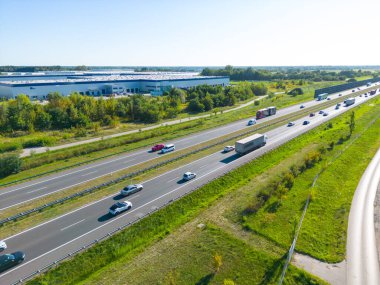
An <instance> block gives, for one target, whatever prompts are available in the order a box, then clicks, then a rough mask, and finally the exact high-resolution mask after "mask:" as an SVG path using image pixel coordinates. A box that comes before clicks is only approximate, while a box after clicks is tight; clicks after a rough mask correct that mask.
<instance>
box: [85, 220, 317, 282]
mask: <svg viewBox="0 0 380 285" xmlns="http://www.w3.org/2000/svg"><path fill="white" fill-rule="evenodd" d="M216 254H218V255H219V256H221V258H222V265H221V266H220V269H219V271H218V272H215V266H214V264H213V257H214V256H215V255H216ZM126 264H128V265H126ZM153 268H154V270H147V269H153ZM281 268H282V260H281V256H278V255H277V254H274V253H271V252H264V251H258V250H256V249H254V248H253V247H252V246H251V245H250V244H249V243H246V242H244V241H242V240H240V239H237V238H236V237H234V236H231V235H229V234H228V233H226V232H225V231H223V229H221V228H219V227H217V226H216V225H213V224H207V226H205V227H204V228H202V229H200V228H197V227H196V225H195V224H194V223H189V224H187V225H186V226H184V227H182V228H181V229H180V230H178V231H176V232H174V233H173V234H171V235H169V236H168V237H166V238H165V239H163V240H162V241H160V242H158V243H157V244H156V245H154V246H152V247H150V248H148V249H147V250H146V251H144V252H143V253H142V254H141V255H139V256H138V257H137V258H135V259H133V260H129V259H128V258H126V259H124V258H121V259H120V260H118V261H117V262H116V263H115V264H114V265H113V266H112V268H111V267H106V268H105V269H104V270H100V271H98V272H97V273H96V274H94V276H91V277H90V278H88V279H87V280H84V281H82V282H81V283H80V284H81V285H87V284H88V285H90V284H102V285H108V284H110V285H111V284H115V283H118V284H122V283H123V280H129V282H128V284H170V283H169V282H168V281H169V280H172V281H175V284H184V285H185V284H223V282H224V280H233V281H234V282H235V283H236V284H242V285H243V284H247V285H250V284H276V280H277V279H278V277H279V274H281ZM121 269H122V270H121ZM115 270H117V274H114V273H115ZM110 276H112V278H110ZM131 277H132V278H131ZM285 284H324V283H323V282H322V281H320V280H318V279H316V278H314V277H311V276H310V275H308V274H306V273H304V272H303V271H301V270H299V269H297V268H295V267H290V269H289V272H288V275H287V277H286V280H285Z"/></svg>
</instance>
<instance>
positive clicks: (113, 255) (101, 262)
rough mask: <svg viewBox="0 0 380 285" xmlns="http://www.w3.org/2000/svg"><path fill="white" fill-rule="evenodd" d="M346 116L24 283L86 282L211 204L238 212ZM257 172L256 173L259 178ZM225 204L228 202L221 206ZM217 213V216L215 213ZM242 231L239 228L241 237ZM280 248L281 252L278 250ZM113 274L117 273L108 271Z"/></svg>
mask: <svg viewBox="0 0 380 285" xmlns="http://www.w3.org/2000/svg"><path fill="white" fill-rule="evenodd" d="M374 101H375V100H372V101H371V104H365V105H364V106H362V107H358V108H356V110H357V109H365V108H372V107H371V106H370V105H373V102H374ZM358 113H359V111H358ZM348 116H349V114H345V115H342V116H340V117H338V118H335V119H333V120H332V121H331V124H332V127H331V128H326V126H327V125H330V123H329V124H325V125H322V126H320V127H318V128H316V129H314V130H311V131H310V132H308V133H306V134H304V135H302V136H300V137H298V138H295V139H294V140H292V141H291V142H289V143H287V144H285V145H283V146H281V147H279V148H278V149H276V150H273V151H272V152H270V153H268V154H266V155H264V156H262V157H260V158H258V159H256V160H254V161H253V162H251V163H248V164H246V165H244V166H242V167H240V168H238V169H236V170H234V171H232V172H230V173H228V174H226V175H225V176H223V177H221V178H219V179H217V180H215V181H213V182H211V183H209V184H207V185H205V186H203V187H201V188H200V189H198V190H197V191H196V192H193V193H192V194H190V195H188V196H186V197H184V198H182V199H181V200H179V201H177V202H174V203H173V204H171V205H169V206H167V207H166V208H164V209H162V210H160V211H158V212H156V213H154V214H152V215H151V216H150V217H148V218H146V219H143V220H142V221H140V222H139V223H137V224H135V225H133V226H131V227H129V228H127V229H126V230H124V231H123V232H121V233H119V234H117V235H115V236H113V237H111V238H110V239H109V240H108V241H106V242H102V243H100V244H98V245H96V246H94V247H93V248H91V249H89V250H88V251H86V252H84V253H82V254H79V255H77V256H76V257H74V258H73V259H72V260H69V261H67V262H64V263H62V264H61V265H60V266H58V267H57V268H56V269H53V270H51V271H49V272H48V273H46V274H44V275H42V276H41V277H39V278H37V279H35V280H34V281H31V282H29V283H30V284H45V283H51V284H53V283H54V284H76V283H78V282H81V281H84V280H87V282H88V280H89V279H88V278H90V276H94V275H93V274H94V273H95V272H97V271H98V270H100V269H101V268H104V269H102V270H107V267H108V269H110V268H112V267H114V265H115V262H117V261H118V260H121V258H123V259H124V260H131V259H132V258H134V257H136V256H138V254H139V253H141V252H143V251H144V250H145V249H146V248H147V247H149V246H151V245H154V244H155V243H156V242H158V241H159V240H162V239H164V238H165V237H166V236H168V235H170V233H172V232H175V231H176V230H177V229H178V228H179V227H180V226H181V225H184V224H186V223H187V222H190V221H192V220H193V219H194V218H197V217H198V216H199V215H200V214H201V213H203V212H204V211H207V209H208V208H209V207H213V206H215V207H216V208H217V209H225V210H226V212H228V213H231V211H232V212H234V211H233V210H236V209H237V210H238V211H237V213H238V214H240V213H241V208H240V209H239V205H238V204H236V203H234V201H235V200H234V199H233V198H235V197H238V198H239V197H240V200H239V202H241V201H248V200H249V197H250V198H251V199H252V198H253V197H255V196H256V194H257V193H258V190H259V189H258V188H256V187H255V185H256V184H254V185H252V184H250V183H252V181H253V180H254V179H255V177H256V178H259V180H258V184H260V183H263V184H265V183H264V182H267V181H270V179H272V177H273V174H276V173H277V175H279V173H281V172H279V171H281V169H282V170H284V169H288V167H289V165H291V164H292V163H294V161H297V160H300V159H302V158H303V156H304V154H305V150H310V149H313V148H315V147H318V144H317V143H315V141H316V139H321V137H323V136H324V133H326V132H327V130H335V131H339V129H340V127H341V126H340V124H339V122H345V121H347V118H348ZM358 119H359V116H358ZM335 125H337V126H335ZM358 125H359V123H358ZM344 131H345V132H347V126H345V129H344ZM324 139H325V141H323V140H322V141H323V143H324V144H327V143H328V142H329V141H328V140H327V142H326V137H325V138H324ZM279 165H281V166H282V168H277V167H278V166H279ZM274 168H276V171H274V172H271V171H273V170H272V169H274ZM266 171H268V172H267V173H272V175H270V176H266V175H265V172H266ZM260 174H262V175H261V176H259V175H260ZM248 185H249V186H248ZM247 187H248V188H247ZM240 189H244V191H245V195H240V194H241V193H240V192H239V191H240ZM237 193H238V194H239V195H238V196H236V195H235V194H237ZM218 199H219V200H218ZM241 199H244V200H241ZM218 201H222V203H221V204H220V203H218ZM245 203H247V202H245ZM225 205H228V206H227V208H226V207H225ZM230 205H235V206H236V208H233V209H231V208H229V209H228V207H229V206H230ZM223 206H224V208H223ZM240 207H241V206H240ZM222 214H224V213H222ZM220 216H221V215H219V216H218V217H220ZM218 226H220V224H219V225H218ZM233 227H235V229H238V230H239V229H241V226H239V224H238V223H236V224H235V225H233ZM235 232H236V230H235ZM244 234H245V233H244V232H243V233H242V235H244ZM258 239H259V237H258ZM267 242H268V241H267ZM272 247H276V244H274V246H273V245H272ZM267 248H268V246H267ZM286 248H287V247H286ZM283 250H284V253H285V249H284V248H283ZM105 266H106V267H105ZM115 270H116V269H115ZM114 274H118V273H117V272H114ZM226 277H227V276H226ZM227 278H233V276H232V277H229V276H228V277H227ZM289 283H293V282H289Z"/></svg>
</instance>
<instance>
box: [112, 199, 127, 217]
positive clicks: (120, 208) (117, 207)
mask: <svg viewBox="0 0 380 285" xmlns="http://www.w3.org/2000/svg"><path fill="white" fill-rule="evenodd" d="M131 208H132V203H131V202H130V201H123V202H117V203H116V204H113V205H112V206H111V207H110V210H109V213H110V214H111V215H112V216H116V215H117V214H120V213H122V212H124V211H127V210H129V209H131Z"/></svg>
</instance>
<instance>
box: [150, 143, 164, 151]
mask: <svg viewBox="0 0 380 285" xmlns="http://www.w3.org/2000/svg"><path fill="white" fill-rule="evenodd" d="M164 147H165V145H164V144H156V145H155V146H154V147H152V151H153V152H155V151H159V150H161V149H163V148H164Z"/></svg>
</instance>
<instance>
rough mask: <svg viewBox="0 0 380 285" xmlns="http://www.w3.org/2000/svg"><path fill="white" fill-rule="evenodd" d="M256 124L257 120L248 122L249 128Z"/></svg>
mask: <svg viewBox="0 0 380 285" xmlns="http://www.w3.org/2000/svg"><path fill="white" fill-rule="evenodd" d="M254 124H256V119H250V120H249V121H248V124H247V125H248V126H252V125H254Z"/></svg>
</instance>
